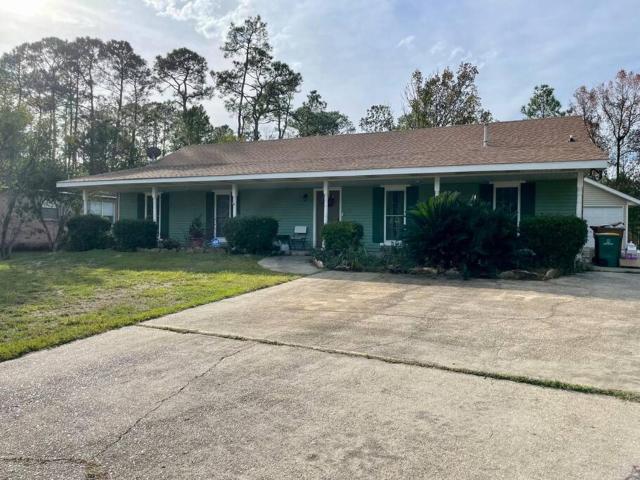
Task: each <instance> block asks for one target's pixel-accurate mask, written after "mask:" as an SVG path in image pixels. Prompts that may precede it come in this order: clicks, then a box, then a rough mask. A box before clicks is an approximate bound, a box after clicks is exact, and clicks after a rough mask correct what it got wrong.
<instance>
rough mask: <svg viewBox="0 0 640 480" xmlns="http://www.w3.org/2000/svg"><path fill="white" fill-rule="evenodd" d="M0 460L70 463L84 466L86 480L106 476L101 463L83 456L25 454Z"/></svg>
mask: <svg viewBox="0 0 640 480" xmlns="http://www.w3.org/2000/svg"><path fill="white" fill-rule="evenodd" d="M0 462H12V463H20V464H23V465H47V464H49V463H71V464H73V465H78V466H81V467H82V468H84V471H85V477H86V478H87V480H103V479H106V478H107V475H106V473H105V471H104V468H103V467H102V465H100V464H99V463H96V462H91V461H89V460H85V459H83V458H75V457H53V458H37V457H25V456H13V457H0Z"/></svg>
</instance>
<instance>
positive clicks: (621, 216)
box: [582, 178, 640, 248]
mask: <svg viewBox="0 0 640 480" xmlns="http://www.w3.org/2000/svg"><path fill="white" fill-rule="evenodd" d="M583 202H584V203H583V211H582V217H583V218H584V219H585V220H586V221H587V223H588V225H589V226H590V227H591V226H598V225H613V224H616V223H619V222H622V223H624V226H625V234H624V239H623V246H624V245H626V244H627V242H628V240H629V207H634V206H636V207H637V206H640V200H638V199H637V198H634V197H631V196H629V195H627V194H625V193H622V192H619V191H618V190H615V189H613V188H611V187H607V186H606V185H603V184H601V183H599V182H596V181H595V180H592V179H590V178H585V179H584V193H583ZM587 247H592V248H593V247H594V241H593V232H592V231H591V229H589V240H588V241H587Z"/></svg>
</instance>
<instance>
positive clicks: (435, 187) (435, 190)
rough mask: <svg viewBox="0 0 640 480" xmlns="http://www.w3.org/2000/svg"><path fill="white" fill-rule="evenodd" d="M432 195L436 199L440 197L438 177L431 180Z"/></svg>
mask: <svg viewBox="0 0 640 480" xmlns="http://www.w3.org/2000/svg"><path fill="white" fill-rule="evenodd" d="M433 193H434V196H436V197H437V196H438V195H440V177H435V178H434V179H433Z"/></svg>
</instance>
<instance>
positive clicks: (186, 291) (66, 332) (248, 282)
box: [0, 250, 294, 361]
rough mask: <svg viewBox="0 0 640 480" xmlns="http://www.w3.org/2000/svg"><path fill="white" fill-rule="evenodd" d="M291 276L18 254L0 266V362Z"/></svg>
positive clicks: (179, 258) (202, 264) (178, 259)
mask: <svg viewBox="0 0 640 480" xmlns="http://www.w3.org/2000/svg"><path fill="white" fill-rule="evenodd" d="M292 278H294V276H292V275H286V274H278V273H273V272H269V271H267V270H264V269H263V268H261V267H260V266H259V265H258V264H257V258H255V257H249V256H231V255H227V254H224V253H215V254H213V253H209V254H202V253H200V254H195V253H182V252H180V253H175V252H171V253H169V252H137V253H121V252H114V251H110V250H101V251H92V252H82V253H67V252H65V253H19V254H15V255H14V256H13V257H12V258H11V259H10V260H8V261H2V262H0V361H2V360H7V359H10V358H15V357H18V356H20V355H23V354H25V353H27V352H30V351H33V350H38V349H41V348H46V347H51V346H54V345H59V344H61V343H64V342H68V341H71V340H75V339H77V338H82V337H86V336H89V335H93V334H96V333H100V332H104V331H106V330H110V329H112V328H117V327H121V326H123V325H130V324H132V323H136V322H140V321H142V320H146V319H149V318H153V317H158V316H161V315H165V314H167V313H172V312H177V311H179V310H184V309H185V308H189V307H193V306H195V305H201V304H204V303H208V302H212V301H215V300H220V299H223V298H227V297H232V296H234V295H238V294H241V293H244V292H249V291H251V290H256V289H259V288H263V287H268V286H271V285H276V284H278V283H282V282H284V281H287V280H290V279H292Z"/></svg>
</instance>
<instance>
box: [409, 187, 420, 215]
mask: <svg viewBox="0 0 640 480" xmlns="http://www.w3.org/2000/svg"><path fill="white" fill-rule="evenodd" d="M419 193H420V191H419V188H418V186H417V185H412V186H410V187H407V212H409V211H410V210H413V209H414V208H415V207H416V205H417V204H418V195H419Z"/></svg>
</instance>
